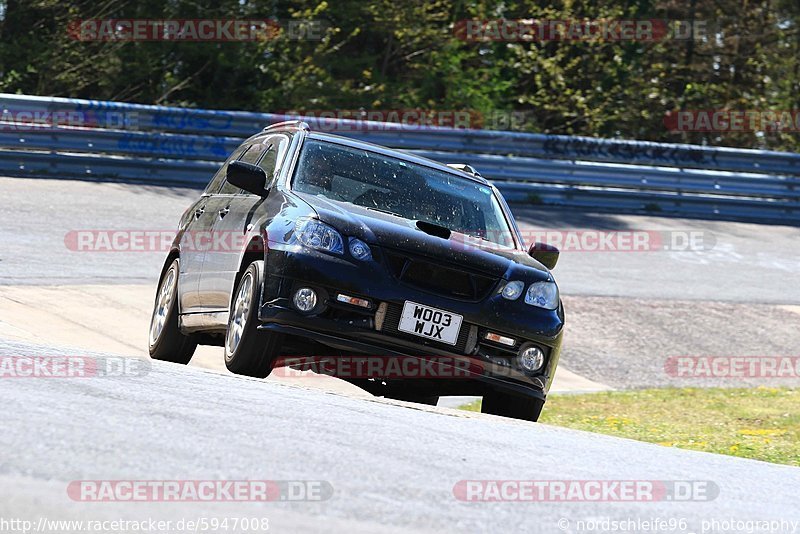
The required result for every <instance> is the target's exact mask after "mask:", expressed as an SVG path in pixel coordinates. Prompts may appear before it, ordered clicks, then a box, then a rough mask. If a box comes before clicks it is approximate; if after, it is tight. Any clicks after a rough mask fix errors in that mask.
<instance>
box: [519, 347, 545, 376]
mask: <svg viewBox="0 0 800 534" xmlns="http://www.w3.org/2000/svg"><path fill="white" fill-rule="evenodd" d="M517 358H518V360H519V364H520V365H521V366H522V368H523V369H525V370H526V371H530V372H532V373H533V372H536V371H538V370H540V369H541V368H542V366H543V365H544V352H542V349H540V348H539V347H535V346H533V345H527V346H525V347H523V348H522V350H520V351H519V356H518V357H517Z"/></svg>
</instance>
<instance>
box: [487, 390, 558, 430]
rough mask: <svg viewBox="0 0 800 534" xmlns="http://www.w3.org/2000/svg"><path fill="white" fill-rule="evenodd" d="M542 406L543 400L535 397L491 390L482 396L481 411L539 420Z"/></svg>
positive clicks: (526, 419) (527, 419) (514, 417)
mask: <svg viewBox="0 0 800 534" xmlns="http://www.w3.org/2000/svg"><path fill="white" fill-rule="evenodd" d="M543 407H544V401H543V400H540V399H537V398H535V397H523V396H521V395H512V394H509V393H502V392H500V391H492V392H489V393H487V394H486V395H484V396H483V402H482V403H481V413H488V414H492V415H500V416H503V417H511V418H513V419H522V420H524V421H534V422H535V421H538V420H539V415H541V413H542V408H543Z"/></svg>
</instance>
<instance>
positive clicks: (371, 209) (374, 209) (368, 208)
mask: <svg viewBox="0 0 800 534" xmlns="http://www.w3.org/2000/svg"><path fill="white" fill-rule="evenodd" d="M356 206H361V204H356ZM361 207H362V208H364V209H365V210H370V211H379V212H381V213H388V214H389V215H394V216H395V217H400V218H401V219H405V218H406V217H403V216H402V215H400V214H399V213H395V212H393V211H389V210H383V209H381V208H372V207H370V206H361Z"/></svg>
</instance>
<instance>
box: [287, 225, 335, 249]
mask: <svg viewBox="0 0 800 534" xmlns="http://www.w3.org/2000/svg"><path fill="white" fill-rule="evenodd" d="M294 231H295V234H296V235H297V239H298V241H300V242H301V243H302V244H303V245H305V246H307V247H308V248H313V249H315V250H324V251H326V252H333V253H334V254H342V252H344V245H343V242H342V236H341V234H339V232H337V231H336V229H335V228H333V227H332V226H330V225H327V224H325V223H324V222H321V221H318V220H317V219H299V220H298V221H297V223H296V224H295V226H294Z"/></svg>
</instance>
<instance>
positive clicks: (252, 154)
mask: <svg viewBox="0 0 800 534" xmlns="http://www.w3.org/2000/svg"><path fill="white" fill-rule="evenodd" d="M263 141H264V140H263V138H262V139H257V140H256V141H255V142H253V143H250V144H249V145H246V146H244V150H242V152H240V153H239V157H238V158H237V159H238V161H243V162H245V163H252V164H253V165H255V164H256V163H258V160H259V159H260V158H261V155H262V154H263V153H264V150H265V149H266V147H265V146H264V143H263ZM241 193H242V189H241V188H239V187H236V186H235V185H231V184H229V183H228V181H227V180H225V181H224V183H223V184H222V188H220V190H219V194H220V195H238V194H241Z"/></svg>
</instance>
